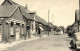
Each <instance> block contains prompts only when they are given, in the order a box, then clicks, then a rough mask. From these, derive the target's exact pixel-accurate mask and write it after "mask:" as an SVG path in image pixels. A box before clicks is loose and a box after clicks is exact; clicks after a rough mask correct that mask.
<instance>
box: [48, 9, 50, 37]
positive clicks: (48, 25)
mask: <svg viewBox="0 0 80 51" xmlns="http://www.w3.org/2000/svg"><path fill="white" fill-rule="evenodd" d="M49 13H50V11H49V10H48V26H49ZM48 36H49V30H48Z"/></svg>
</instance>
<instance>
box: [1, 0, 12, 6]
mask: <svg viewBox="0 0 80 51" xmlns="http://www.w3.org/2000/svg"><path fill="white" fill-rule="evenodd" d="M6 1H8V2H9V3H10V4H11V5H12V4H13V3H12V2H11V1H10V0H4V1H3V3H2V4H1V6H2V5H3V4H4V3H5V2H6Z"/></svg>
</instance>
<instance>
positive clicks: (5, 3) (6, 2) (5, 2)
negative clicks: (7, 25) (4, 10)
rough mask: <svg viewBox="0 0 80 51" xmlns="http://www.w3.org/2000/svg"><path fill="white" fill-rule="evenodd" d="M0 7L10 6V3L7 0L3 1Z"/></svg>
mask: <svg viewBox="0 0 80 51" xmlns="http://www.w3.org/2000/svg"><path fill="white" fill-rule="evenodd" d="M1 5H12V3H11V2H10V1H8V0H5V1H4V2H3V3H2V4H1Z"/></svg>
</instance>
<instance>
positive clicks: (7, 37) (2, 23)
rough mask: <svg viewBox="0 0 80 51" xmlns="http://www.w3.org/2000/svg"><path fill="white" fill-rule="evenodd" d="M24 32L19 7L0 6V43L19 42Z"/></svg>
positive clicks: (23, 23)
mask: <svg viewBox="0 0 80 51" xmlns="http://www.w3.org/2000/svg"><path fill="white" fill-rule="evenodd" d="M25 32H26V31H25V22H24V19H23V17H22V13H21V11H20V9H19V6H18V5H6V6H5V5H4V6H0V33H1V34H0V42H10V41H13V40H20V39H21V37H22V35H23V34H24V35H25Z"/></svg>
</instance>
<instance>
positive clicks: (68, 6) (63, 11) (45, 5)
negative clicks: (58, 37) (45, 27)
mask: <svg viewBox="0 0 80 51" xmlns="http://www.w3.org/2000/svg"><path fill="white" fill-rule="evenodd" d="M3 1H4V0H0V4H1V3H2V2H3ZM13 1H15V2H16V3H19V4H21V5H23V6H25V5H26V4H27V7H28V9H29V10H31V11H36V14H37V15H39V16H40V17H41V18H43V19H45V20H46V21H47V22H48V10H49V21H50V22H52V23H53V24H54V25H57V26H64V27H67V26H68V25H71V24H72V23H73V22H74V20H75V10H76V9H79V0H13ZM52 15H53V16H52Z"/></svg>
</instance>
